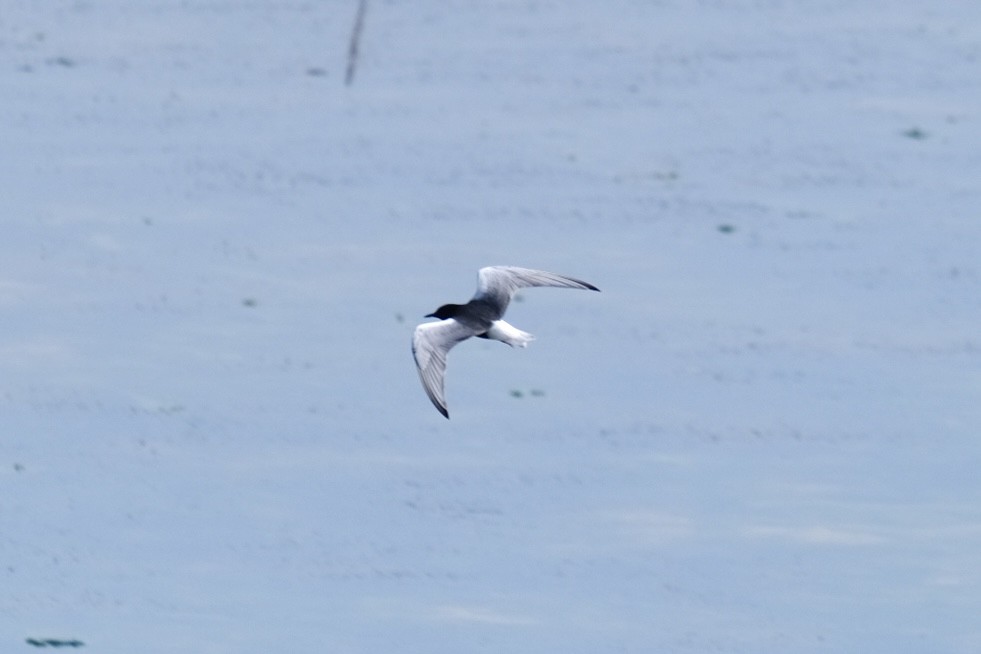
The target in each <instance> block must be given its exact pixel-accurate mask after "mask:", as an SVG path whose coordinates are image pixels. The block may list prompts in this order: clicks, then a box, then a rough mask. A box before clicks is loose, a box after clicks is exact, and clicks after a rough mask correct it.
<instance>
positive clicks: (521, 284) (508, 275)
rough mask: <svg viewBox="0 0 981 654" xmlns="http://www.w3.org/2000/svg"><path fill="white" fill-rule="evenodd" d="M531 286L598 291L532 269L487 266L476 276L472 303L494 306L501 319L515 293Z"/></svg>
mask: <svg viewBox="0 0 981 654" xmlns="http://www.w3.org/2000/svg"><path fill="white" fill-rule="evenodd" d="M531 286H553V287H556V288H581V289H585V290H589V291H598V290H599V289H598V288H596V287H595V286H593V285H592V284H590V283H588V282H584V281H582V280H581V279H575V278H574V277H566V276H565V275H557V274H555V273H550V272H546V271H544V270H532V269H531V268H518V267H516V266H488V267H487V268H481V269H480V270H479V271H478V272H477V294H476V295H475V296H474V299H475V300H484V301H486V302H489V303H491V304H493V305H494V307H495V308H496V309H498V311H499V313H498V317H500V316H503V315H504V312H505V311H506V310H507V308H508V304H509V303H510V302H511V298H512V297H513V296H514V293H515V291H517V290H518V289H520V288H528V287H531Z"/></svg>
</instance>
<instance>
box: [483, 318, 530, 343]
mask: <svg viewBox="0 0 981 654" xmlns="http://www.w3.org/2000/svg"><path fill="white" fill-rule="evenodd" d="M486 336H487V338H493V339H494V340H496V341H501V342H502V343H507V344H508V345H510V346H511V347H528V343H531V342H532V341H533V340H535V337H534V336H532V335H531V334H529V333H528V332H523V331H521V330H520V329H518V328H517V327H515V326H514V325H509V324H508V323H506V322H504V321H503V320H495V321H494V323H493V324H492V325H491V327H490V329H488V330H487V334H486Z"/></svg>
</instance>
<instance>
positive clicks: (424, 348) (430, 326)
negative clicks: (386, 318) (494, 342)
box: [412, 318, 474, 418]
mask: <svg viewBox="0 0 981 654" xmlns="http://www.w3.org/2000/svg"><path fill="white" fill-rule="evenodd" d="M473 334H474V332H473V330H472V329H470V328H468V327H466V326H464V325H462V324H460V323H458V322H457V321H456V320H453V319H452V318H450V319H448V320H440V321H439V322H424V323H422V324H421V325H419V326H418V327H416V331H415V333H414V334H413V335H412V356H414V357H415V360H416V368H417V369H418V370H419V379H421V380H422V387H423V388H424V389H425V391H426V395H428V396H429V399H430V400H432V403H433V404H434V405H435V406H436V408H437V409H438V410H439V412H440V413H442V414H443V416H444V417H446V418H449V417H450V413H449V411H448V410H447V408H446V400H445V399H444V397H443V376H444V374H445V372H446V354H447V353H448V352H449V351H450V350H451V349H452V348H453V346H455V345H456V344H457V343H460V342H463V341H465V340H467V339H468V338H470V337H471V336H473Z"/></svg>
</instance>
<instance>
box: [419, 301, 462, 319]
mask: <svg viewBox="0 0 981 654" xmlns="http://www.w3.org/2000/svg"><path fill="white" fill-rule="evenodd" d="M460 306H461V305H459V304H444V305H443V306H441V307H440V308H438V309H436V310H435V311H433V312H432V313H430V314H427V315H426V317H427V318H439V319H440V320H446V319H447V318H452V317H453V316H455V315H457V314H458V313H459V312H460Z"/></svg>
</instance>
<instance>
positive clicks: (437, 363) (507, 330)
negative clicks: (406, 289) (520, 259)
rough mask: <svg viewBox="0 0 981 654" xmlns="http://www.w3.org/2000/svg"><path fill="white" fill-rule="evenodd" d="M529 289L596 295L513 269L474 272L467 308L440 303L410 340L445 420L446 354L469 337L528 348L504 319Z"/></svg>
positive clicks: (573, 283) (523, 335)
mask: <svg viewBox="0 0 981 654" xmlns="http://www.w3.org/2000/svg"><path fill="white" fill-rule="evenodd" d="M532 286H552V287H556V288H581V289H584V290H589V291H599V289H598V288H596V287H595V286H593V285H592V284H589V283H587V282H584V281H582V280H580V279H574V278H572V277H566V276H565V275H557V274H555V273H550V272H545V271H544V270H532V269H531V268H518V267H515V266H489V267H487V268H481V269H480V270H479V271H478V272H477V293H476V294H475V295H474V296H473V298H471V300H470V301H469V302H467V303H466V304H444V305H443V306H441V307H440V308H438V309H436V311H434V312H432V313H430V314H429V315H427V316H426V318H438V319H439V321H438V322H424V323H422V324H421V325H419V326H418V327H416V331H415V333H414V334H413V336H412V355H413V356H414V357H415V360H416V367H417V368H418V369H419V378H420V379H421V380H422V387H423V388H424V389H425V391H426V395H428V396H429V399H430V400H432V402H433V404H434V405H435V406H436V409H437V410H439V412H440V413H441V414H443V417H445V418H449V417H450V412H449V410H448V409H447V408H446V400H445V398H444V395H443V377H444V375H445V373H446V355H447V353H449V351H450V350H451V349H453V347H454V346H455V345H456V344H457V343H462V342H463V341H465V340H467V339H468V338H470V337H471V336H476V337H478V338H488V339H493V340H495V341H501V342H502V343H507V344H508V345H510V346H511V347H527V346H528V343H530V342H531V341H532V340H534V338H535V337H534V336H532V335H531V334H529V333H528V332H523V331H521V330H520V329H518V328H516V327H514V326H513V325H509V324H508V323H506V322H504V320H502V318H503V316H504V312H505V311H507V308H508V303H510V302H511V298H512V297H513V296H514V294H515V292H517V290H518V289H521V288H528V287H532Z"/></svg>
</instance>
